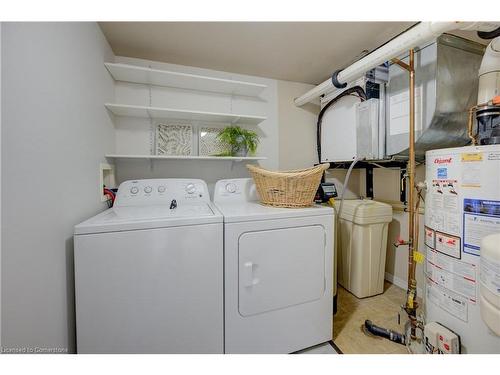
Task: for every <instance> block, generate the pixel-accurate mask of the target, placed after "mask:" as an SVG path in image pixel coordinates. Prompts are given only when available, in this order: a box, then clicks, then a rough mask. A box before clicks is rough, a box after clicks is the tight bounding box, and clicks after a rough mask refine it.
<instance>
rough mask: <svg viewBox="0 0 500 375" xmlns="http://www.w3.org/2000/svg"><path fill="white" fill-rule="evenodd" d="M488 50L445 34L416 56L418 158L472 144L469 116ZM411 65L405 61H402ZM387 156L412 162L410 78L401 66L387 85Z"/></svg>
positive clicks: (392, 71)
mask: <svg viewBox="0 0 500 375" xmlns="http://www.w3.org/2000/svg"><path fill="white" fill-rule="evenodd" d="M484 51H485V46H483V45H482V44H479V43H476V42H472V41H469V40H466V39H463V38H460V37H457V36H453V35H448V34H443V35H441V36H440V37H439V38H437V39H436V40H434V41H433V42H431V43H429V44H427V45H424V46H422V47H421V48H419V49H417V50H416V53H415V77H416V108H415V115H416V123H415V154H416V157H417V159H420V160H423V159H424V157H425V152H426V151H427V150H431V149H438V148H447V147H459V146H464V145H466V144H467V143H469V142H470V139H469V137H468V135H467V111H468V109H469V108H470V107H471V106H473V105H475V103H476V102H477V93H478V79H477V74H478V70H479V67H480V65H481V59H482V56H483V54H484ZM399 58H400V59H401V60H402V61H407V60H408V57H407V56H400V57H399ZM386 90H387V109H386V110H387V117H386V119H387V124H386V126H387V129H386V153H387V155H388V156H389V157H394V158H402V159H404V158H407V157H408V77H407V74H406V73H405V72H404V71H402V70H401V69H400V68H399V67H398V66H397V65H395V64H393V65H391V67H390V69H389V82H388V84H387V89H386Z"/></svg>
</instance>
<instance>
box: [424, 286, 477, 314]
mask: <svg viewBox="0 0 500 375" xmlns="http://www.w3.org/2000/svg"><path fill="white" fill-rule="evenodd" d="M426 295H427V299H428V300H429V301H431V302H432V303H434V304H436V305H437V306H439V307H440V308H442V309H443V310H445V311H447V312H449V313H450V314H451V315H453V316H455V317H457V318H459V319H460V320H463V321H464V322H467V320H468V317H467V310H468V303H467V300H466V299H465V298H464V297H462V296H460V295H458V294H456V293H453V292H452V291H450V290H448V289H446V288H443V287H441V286H439V285H437V284H436V283H434V282H433V281H432V280H430V279H427V289H426Z"/></svg>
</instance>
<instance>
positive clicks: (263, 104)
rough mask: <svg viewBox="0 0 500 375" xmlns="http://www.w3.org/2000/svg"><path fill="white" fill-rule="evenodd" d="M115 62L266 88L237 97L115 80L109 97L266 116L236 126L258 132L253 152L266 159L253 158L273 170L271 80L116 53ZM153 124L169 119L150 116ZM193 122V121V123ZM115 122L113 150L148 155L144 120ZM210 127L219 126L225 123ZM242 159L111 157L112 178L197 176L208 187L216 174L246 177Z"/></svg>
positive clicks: (274, 84) (274, 119) (275, 134)
mask: <svg viewBox="0 0 500 375" xmlns="http://www.w3.org/2000/svg"><path fill="white" fill-rule="evenodd" d="M115 61H116V62H121V63H127V64H134V65H139V66H149V67H152V68H156V69H164V70H170V71H176V72H181V73H192V74H200V75H205V76H210V77H217V78H226V79H235V80H241V81H247V82H254V83H260V84H265V85H267V86H268V87H267V88H266V89H265V90H264V91H263V92H262V94H261V96H260V99H259V98H250V97H238V96H234V97H231V96H229V95H224V94H217V93H208V92H200V91H198V92H195V91H192V90H183V89H175V88H169V87H158V86H151V88H150V87H148V86H147V85H141V84H131V83H127V82H117V83H116V87H115V93H116V96H115V99H114V101H115V102H116V103H119V104H135V105H152V106H156V107H167V108H179V109H191V110H201V111H203V110H206V111H210V112H226V113H242V114H249V115H257V116H266V117H267V119H266V120H265V121H263V122H262V123H260V124H259V125H258V126H257V127H253V126H242V127H246V128H248V129H252V130H256V131H257V133H258V134H259V137H260V144H259V146H258V149H257V155H259V156H265V157H267V160H263V161H261V162H259V163H260V164H261V165H262V166H263V167H265V168H269V169H278V164H279V145H278V105H277V97H278V90H277V81H276V80H273V79H268V78H262V77H253V76H245V75H240V74H233V73H227V72H220V71H214V70H209V69H201V68H196V67H188V66H182V65H175V64H167V63H161V62H156V61H148V60H142V59H135V58H127V57H121V56H117V57H116V58H115ZM150 90H151V91H150ZM150 98H151V99H150ZM150 100H151V102H150ZM157 123H166V124H168V123H171V122H169V121H168V120H163V121H162V120H154V121H153V126H155V125H156V124H157ZM193 124H194V125H198V124H197V123H193ZM115 125H116V153H118V154H142V155H144V154H146V155H147V154H150V146H151V145H150V128H151V123H150V120H148V119H142V118H130V117H128V118H127V117H116V118H115ZM213 126H219V127H224V126H227V124H219V125H213ZM246 164H247V163H245V162H237V163H235V162H231V161H223V160H218V161H208V160H203V161H200V160H195V161H193V160H181V161H180V160H160V161H154V162H152V163H150V161H148V160H136V161H131V160H125V161H121V160H117V161H116V162H115V165H116V173H117V183H120V182H123V181H124V180H128V179H136V178H168V177H177V178H201V179H204V180H205V181H206V182H207V183H208V185H209V188H210V190H212V188H213V186H214V185H215V182H216V181H217V180H219V179H222V178H237V177H249V174H248V171H247V169H246V167H245V165H246Z"/></svg>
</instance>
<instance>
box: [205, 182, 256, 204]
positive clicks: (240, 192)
mask: <svg viewBox="0 0 500 375" xmlns="http://www.w3.org/2000/svg"><path fill="white" fill-rule="evenodd" d="M257 200H259V196H258V193H257V189H256V187H255V183H254V181H253V179H251V178H235V179H231V180H219V181H217V183H216V184H215V191H214V202H215V203H224V202H226V203H229V202H253V201H257Z"/></svg>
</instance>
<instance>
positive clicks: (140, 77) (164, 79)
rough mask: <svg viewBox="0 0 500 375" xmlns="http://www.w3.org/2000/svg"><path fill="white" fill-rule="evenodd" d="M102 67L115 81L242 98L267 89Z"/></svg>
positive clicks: (125, 66)
mask: <svg viewBox="0 0 500 375" xmlns="http://www.w3.org/2000/svg"><path fill="white" fill-rule="evenodd" d="M104 65H106V68H107V69H108V70H109V72H110V73H111V76H112V77H113V78H114V79H115V80H116V81H124V82H132V83H142V84H146V85H155V86H164V87H176V88H182V89H188V90H199V91H209V92H217V93H222V94H230V95H242V96H258V95H259V94H260V93H261V92H262V91H263V90H264V89H265V88H267V86H266V85H262V84H258V83H251V82H243V81H235V80H230V79H222V78H214V77H206V76H201V75H196V74H187V73H178V72H172V71H168V70H159V69H152V68H146V67H141V66H135V65H129V64H116V63H105V64H104Z"/></svg>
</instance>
